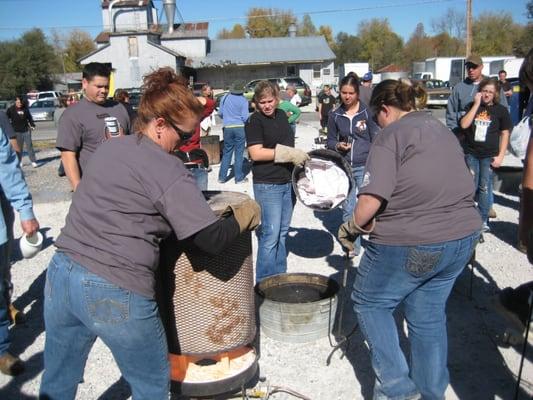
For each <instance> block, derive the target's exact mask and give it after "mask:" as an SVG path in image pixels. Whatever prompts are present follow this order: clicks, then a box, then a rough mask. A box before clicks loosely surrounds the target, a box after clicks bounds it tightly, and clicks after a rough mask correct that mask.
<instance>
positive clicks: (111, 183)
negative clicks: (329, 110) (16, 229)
mask: <svg viewBox="0 0 533 400" xmlns="http://www.w3.org/2000/svg"><path fill="white" fill-rule="evenodd" d="M144 89H145V91H144V94H143V97H142V99H141V102H140V106H139V112H138V118H137V124H138V128H139V129H138V130H137V131H138V132H141V133H139V134H138V135H129V136H122V137H116V138H111V139H109V140H108V141H106V142H105V143H103V144H102V145H101V146H99V147H98V149H97V150H96V152H95V153H94V155H93V156H92V157H91V159H90V160H89V162H88V164H87V168H86V169H85V171H84V175H83V179H82V180H81V182H80V184H79V185H78V186H77V188H76V191H75V193H74V195H73V199H72V205H71V207H70V210H69V213H68V215H67V218H66V224H65V227H64V228H63V229H62V231H61V235H60V236H59V238H58V239H57V241H56V246H57V252H56V254H55V255H54V257H53V258H52V260H51V261H50V265H49V266H48V271H47V276H46V289H45V304H44V318H45V325H46V343H45V349H44V360H45V361H44V363H45V368H44V369H45V372H44V374H43V379H42V383H41V389H40V395H41V397H43V398H50V399H74V398H75V395H76V389H77V386H78V383H79V382H80V380H81V379H82V377H83V370H84V367H85V363H86V361H87V356H88V354H89V351H90V350H91V347H92V345H93V343H94V341H95V339H96V338H97V337H100V338H101V339H102V341H103V342H104V343H105V344H106V345H107V346H108V347H109V348H110V350H111V352H112V353H113V356H114V358H115V360H116V362H117V364H118V366H119V368H120V371H121V373H122V375H123V376H124V378H125V379H126V380H127V381H128V383H129V384H130V386H131V390H132V395H133V398H135V399H141V398H143V399H154V400H157V399H168V393H169V376H170V372H169V364H168V358H167V355H168V354H167V352H168V347H167V342H166V336H165V331H164V329H163V325H162V323H161V319H160V317H159V310H158V307H157V303H156V301H155V290H154V286H155V271H156V269H157V266H158V263H159V243H160V242H161V241H162V240H163V239H164V238H165V237H168V236H169V235H170V234H171V232H172V231H173V232H174V233H175V234H176V236H177V238H178V239H179V240H182V239H188V242H187V243H191V245H194V246H196V247H198V248H199V249H200V250H203V251H206V252H208V253H211V254H218V253H220V252H221V251H222V250H223V249H224V248H225V247H227V246H228V245H230V244H231V243H232V242H233V241H234V240H235V239H236V238H237V237H238V236H239V235H240V233H241V232H243V231H244V230H249V229H253V228H254V227H255V226H256V225H257V223H258V219H259V213H260V211H259V207H258V206H257V204H256V203H255V202H253V200H249V201H248V203H246V202H244V203H243V204H241V206H240V208H239V209H237V210H234V212H233V215H232V216H230V217H228V218H224V219H218V218H217V217H216V216H215V215H214V214H213V212H212V211H211V209H210V207H209V206H208V205H207V203H206V201H205V198H204V197H203V195H202V193H201V192H200V191H199V189H198V188H197V186H196V183H195V181H194V178H193V177H192V175H191V174H190V173H189V171H188V170H187V169H186V168H185V166H184V165H183V163H182V161H181V160H180V159H178V158H177V157H176V156H174V155H173V150H174V149H176V148H177V147H178V146H179V145H180V144H182V143H183V142H184V141H185V140H187V139H186V138H187V136H189V135H190V133H189V132H191V133H192V132H194V130H195V128H196V125H197V124H198V121H199V116H200V115H201V113H202V106H201V105H200V103H198V101H197V100H196V99H195V97H194V96H193V95H192V93H191V92H190V91H189V90H188V89H187V87H186V86H185V85H184V84H182V83H181V81H180V80H179V78H178V77H177V76H176V74H175V73H174V72H173V71H172V70H171V69H170V68H163V69H160V70H158V71H155V72H153V73H152V74H150V75H148V76H147V77H146V78H145V86H144ZM189 238H190V240H189Z"/></svg>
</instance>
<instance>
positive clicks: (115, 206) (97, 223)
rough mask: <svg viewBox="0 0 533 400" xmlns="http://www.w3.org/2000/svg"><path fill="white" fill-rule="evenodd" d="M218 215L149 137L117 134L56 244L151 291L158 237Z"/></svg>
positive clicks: (120, 280)
mask: <svg viewBox="0 0 533 400" xmlns="http://www.w3.org/2000/svg"><path fill="white" fill-rule="evenodd" d="M216 221H217V217H216V216H215V214H214V213H213V212H212V211H211V208H210V207H209V206H208V204H207V203H206V201H205V198H204V196H203V195H202V192H201V191H200V190H199V189H198V188H197V186H196V183H195V180H194V178H193V176H192V175H191V173H190V172H189V171H188V170H187V169H186V168H185V166H184V165H183V163H182V162H181V161H180V160H179V159H178V158H177V157H176V156H174V155H172V154H169V153H166V152H165V151H164V150H163V149H161V148H160V147H159V146H158V145H156V144H155V143H154V142H152V140H150V139H149V138H147V137H144V136H143V137H141V138H139V136H138V135H130V136H125V137H120V138H112V139H109V140H108V141H106V142H105V143H104V144H103V145H101V146H100V147H99V148H98V150H97V151H96V152H95V153H94V154H93V156H92V157H91V160H90V161H89V163H88V165H87V168H86V169H85V173H84V175H83V179H82V180H81V182H80V185H79V186H78V188H77V189H76V192H74V195H73V197H72V204H71V206H70V210H69V213H68V215H67V218H66V224H65V227H64V228H63V229H62V230H61V235H60V236H59V238H58V239H57V241H56V246H57V248H58V249H59V251H64V252H66V253H68V254H69V255H70V256H71V257H72V258H73V259H74V260H75V261H77V262H79V263H80V264H82V265H84V266H85V267H86V268H87V269H88V270H90V271H91V272H93V273H95V274H97V275H99V276H102V277H104V278H105V279H107V280H109V281H110V282H112V283H114V284H116V285H118V286H120V287H122V288H124V289H128V290H132V291H133V292H136V293H138V294H141V295H143V296H147V297H150V298H152V297H153V296H154V271H155V270H156V268H157V266H158V263H159V243H160V242H161V240H162V239H163V238H165V237H167V236H168V235H169V234H170V233H171V230H173V231H174V232H175V233H176V236H177V237H178V239H180V240H181V239H184V238H187V237H190V236H192V235H194V234H195V233H197V232H199V231H200V230H202V229H204V228H206V227H207V226H209V225H211V224H213V223H215V222H216Z"/></svg>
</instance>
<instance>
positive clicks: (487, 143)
mask: <svg viewBox="0 0 533 400" xmlns="http://www.w3.org/2000/svg"><path fill="white" fill-rule="evenodd" d="M472 105H473V103H471V104H469V105H468V106H467V108H466V112H468V111H469V110H470V109H471V108H472ZM511 127H512V123H511V117H510V116H509V111H507V108H505V107H504V106H502V105H501V104H494V105H492V106H487V105H484V104H482V105H480V106H479V110H478V111H477V113H476V116H475V118H474V122H473V123H472V125H471V126H470V127H469V128H468V129H467V130H466V137H465V142H464V149H465V153H466V154H472V155H473V156H475V157H478V158H487V157H495V156H497V155H498V153H499V152H500V133H501V131H503V130H511ZM485 129H486V135H484V134H483V133H484V132H483V131H484V130H485Z"/></svg>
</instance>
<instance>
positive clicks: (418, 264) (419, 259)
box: [405, 248, 442, 277]
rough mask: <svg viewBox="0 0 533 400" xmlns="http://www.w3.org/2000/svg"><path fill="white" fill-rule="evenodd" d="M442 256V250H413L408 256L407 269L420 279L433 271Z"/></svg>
mask: <svg viewBox="0 0 533 400" xmlns="http://www.w3.org/2000/svg"><path fill="white" fill-rule="evenodd" d="M441 256H442V250H441V249H421V248H412V249H410V250H409V253H408V255H407V263H406V265H405V269H406V270H407V272H409V273H410V274H411V275H413V276H416V277H420V276H422V275H424V274H427V273H428V272H431V271H433V270H434V269H435V268H436V266H437V265H438V264H439V261H440V259H441Z"/></svg>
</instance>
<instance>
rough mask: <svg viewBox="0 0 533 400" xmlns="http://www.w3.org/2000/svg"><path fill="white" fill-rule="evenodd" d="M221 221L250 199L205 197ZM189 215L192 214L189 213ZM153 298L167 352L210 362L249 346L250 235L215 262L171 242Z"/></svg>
mask: <svg viewBox="0 0 533 400" xmlns="http://www.w3.org/2000/svg"><path fill="white" fill-rule="evenodd" d="M204 194H205V195H206V197H207V199H208V203H209V204H210V206H211V208H212V210H213V211H214V212H215V214H217V215H220V214H221V213H222V212H223V210H224V209H225V208H226V207H227V206H228V205H229V204H238V203H240V202H242V201H244V200H246V199H248V198H249V197H248V196H247V195H245V194H243V193H238V192H219V191H209V192H204ZM191 212H192V211H191ZM157 285H158V289H157V298H158V303H159V308H160V313H161V317H162V319H163V323H164V325H165V330H166V333H167V340H168V346H169V352H170V353H173V354H182V355H196V356H198V355H204V356H210V355H213V354H217V353H219V352H227V351H231V350H233V349H236V348H239V347H241V346H244V345H247V344H249V343H251V342H252V341H253V339H254V337H255V333H256V325H255V304H254V289H253V286H254V276H253V263H252V239H251V233H250V232H245V233H243V234H242V235H241V236H240V237H239V238H238V239H237V240H236V242H235V243H234V244H232V245H231V246H230V247H229V248H228V249H226V250H225V251H224V252H223V253H222V254H220V255H218V256H211V255H209V254H206V253H203V252H201V251H199V250H197V249H196V248H195V247H194V246H193V245H192V243H187V242H177V241H176V238H175V237H172V238H169V239H167V240H166V241H165V242H164V243H163V244H162V245H161V261H160V268H159V276H158V279H157Z"/></svg>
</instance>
